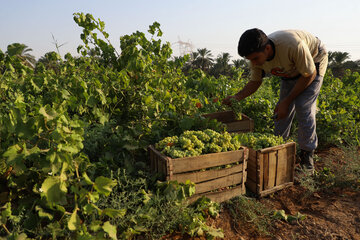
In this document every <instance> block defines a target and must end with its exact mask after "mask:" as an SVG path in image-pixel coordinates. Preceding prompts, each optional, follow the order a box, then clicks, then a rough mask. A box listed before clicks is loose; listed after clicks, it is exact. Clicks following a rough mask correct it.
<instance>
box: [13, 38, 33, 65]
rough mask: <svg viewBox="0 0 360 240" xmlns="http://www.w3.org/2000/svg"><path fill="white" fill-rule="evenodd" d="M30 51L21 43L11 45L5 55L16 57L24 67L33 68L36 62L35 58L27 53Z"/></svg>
mask: <svg viewBox="0 0 360 240" xmlns="http://www.w3.org/2000/svg"><path fill="white" fill-rule="evenodd" d="M31 51H32V49H31V48H29V47H28V46H26V45H25V44H21V43H13V44H10V45H9V46H8V47H7V51H6V54H7V55H8V56H10V57H13V56H16V57H18V58H19V59H20V60H21V61H22V62H23V63H24V64H25V65H27V66H29V67H34V65H35V63H36V60H35V57H34V56H33V55H31V54H29V52H31Z"/></svg>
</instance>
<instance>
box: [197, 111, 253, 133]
mask: <svg viewBox="0 0 360 240" xmlns="http://www.w3.org/2000/svg"><path fill="white" fill-rule="evenodd" d="M241 115H242V119H241V120H235V114H234V112H233V111H224V112H216V113H209V114H204V115H203V117H206V118H210V119H216V120H218V121H219V122H222V123H224V124H225V125H226V126H227V131H228V132H234V133H241V132H252V131H254V120H252V119H251V118H249V117H248V116H246V115H245V114H241Z"/></svg>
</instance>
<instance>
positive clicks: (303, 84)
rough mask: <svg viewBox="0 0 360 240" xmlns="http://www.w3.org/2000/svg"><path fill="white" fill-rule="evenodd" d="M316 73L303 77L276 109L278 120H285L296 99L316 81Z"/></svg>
mask: <svg viewBox="0 0 360 240" xmlns="http://www.w3.org/2000/svg"><path fill="white" fill-rule="evenodd" d="M315 77H316V71H314V72H313V74H312V75H310V76H308V77H304V76H301V77H300V78H299V79H298V80H297V81H296V84H295V86H294V88H293V89H292V90H291V92H290V93H289V95H288V96H287V97H285V98H284V99H283V100H282V101H281V102H280V103H279V104H278V105H277V106H276V107H275V110H274V113H275V114H277V119H276V120H279V119H282V118H285V117H286V115H287V113H288V111H289V106H290V104H291V103H292V102H293V101H294V100H295V98H296V97H297V96H298V95H299V94H300V93H302V92H303V91H304V90H305V89H306V88H307V87H308V86H309V85H310V84H311V83H312V82H313V81H314V79H315Z"/></svg>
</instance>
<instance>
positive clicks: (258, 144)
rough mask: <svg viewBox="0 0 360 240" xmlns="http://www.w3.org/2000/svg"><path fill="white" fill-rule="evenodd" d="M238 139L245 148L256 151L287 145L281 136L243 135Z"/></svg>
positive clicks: (264, 134)
mask: <svg viewBox="0 0 360 240" xmlns="http://www.w3.org/2000/svg"><path fill="white" fill-rule="evenodd" d="M236 138H238V140H239V141H240V142H241V143H242V144H243V145H244V146H246V147H249V148H252V149H254V150H259V149H263V148H268V147H274V146H277V145H281V144H284V143H285V141H284V139H283V138H282V137H281V136H275V135H273V134H270V133H242V134H237V136H236Z"/></svg>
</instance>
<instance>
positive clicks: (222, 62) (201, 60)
mask: <svg viewBox="0 0 360 240" xmlns="http://www.w3.org/2000/svg"><path fill="white" fill-rule="evenodd" d="M184 69H185V71H186V72H187V71H189V70H190V69H201V70H202V71H203V72H205V73H208V74H210V75H212V76H215V77H219V76H220V75H224V76H232V75H233V74H234V71H235V70H236V69H243V70H244V71H245V72H246V69H248V66H247V63H246V61H245V60H243V59H237V60H233V61H232V62H231V55H230V54H229V53H221V54H219V55H218V56H217V57H216V58H215V60H214V58H213V54H212V53H211V51H210V50H208V49H206V48H199V49H197V51H196V52H192V53H191V54H190V60H189V61H188V63H187V64H186V66H185V67H184Z"/></svg>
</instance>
